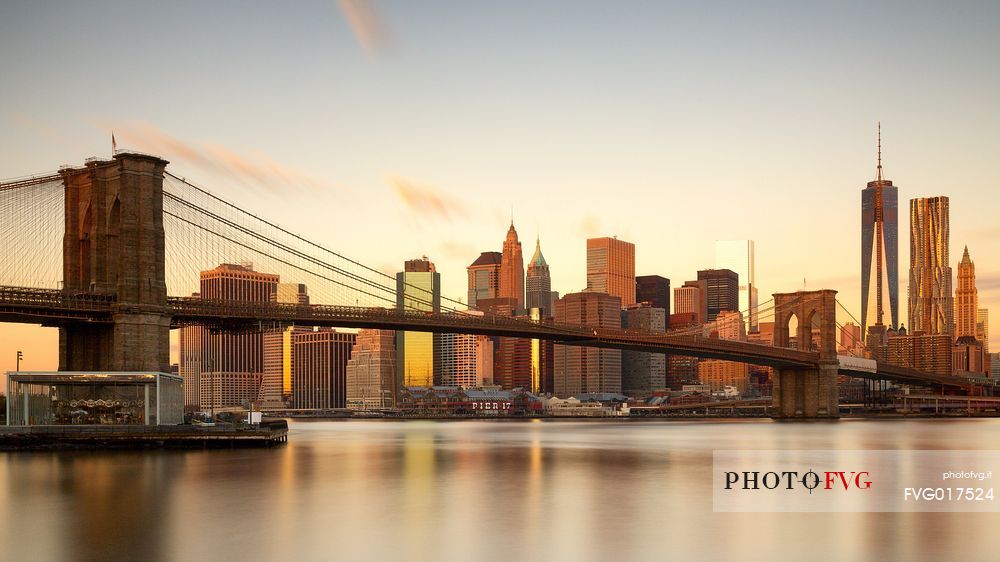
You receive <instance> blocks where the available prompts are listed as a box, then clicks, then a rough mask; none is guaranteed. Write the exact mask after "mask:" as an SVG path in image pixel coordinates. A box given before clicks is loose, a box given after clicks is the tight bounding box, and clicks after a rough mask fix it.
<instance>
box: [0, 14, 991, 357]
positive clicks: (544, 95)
mask: <svg viewBox="0 0 1000 562" xmlns="http://www.w3.org/2000/svg"><path fill="white" fill-rule="evenodd" d="M538 4H539V3H537V2H472V1H464V2H435V1H427V2H389V1H382V2H379V3H378V5H377V6H378V11H379V12H380V13H381V15H382V18H383V23H384V25H385V27H386V28H387V29H388V30H389V31H390V34H391V39H392V40H391V44H390V45H389V46H388V47H387V48H385V49H377V50H374V51H373V50H366V49H365V48H363V46H362V45H361V43H359V41H358V38H357V37H356V35H355V34H354V33H353V32H352V29H351V27H350V26H349V25H348V22H347V20H346V19H345V15H344V13H343V12H342V11H341V7H340V5H339V4H338V3H337V2H335V1H333V0H326V1H316V2H282V3H278V2H221V1H215V2H157V3H153V2H149V3H141V2H124V1H122V2H101V1H92V2H54V1H50V2H37V1H32V2H28V1H17V0H5V1H3V2H2V3H0V79H2V88H0V177H12V176H20V175H25V174H30V173H35V172H44V171H48V170H52V169H55V168H56V167H57V166H58V165H59V164H63V163H79V162H81V161H82V160H83V159H84V158H85V157H87V156H91V155H97V154H100V155H106V154H107V153H108V151H109V148H110V147H109V140H108V132H109V131H110V130H112V129H114V130H116V132H117V136H118V139H119V145H120V146H130V147H134V148H140V149H142V148H147V149H149V148H150V147H155V148H162V147H164V146H166V145H164V144H163V139H164V138H169V139H173V140H176V141H177V143H178V144H177V145H174V147H173V148H176V147H177V146H189V147H194V148H195V149H196V150H202V149H203V150H205V151H208V152H210V153H211V154H213V155H217V154H232V155H237V156H239V157H242V158H243V159H244V160H246V161H252V162H256V163H260V162H271V163H273V165H272V164H266V165H264V168H265V170H264V172H268V171H270V172H274V170H278V169H280V170H282V171H285V172H288V171H291V172H290V173H291V175H292V177H294V178H298V177H309V178H314V179H315V180H316V183H317V184H319V186H320V187H318V188H317V187H311V188H299V187H294V186H293V185H292V184H295V185H298V183H299V182H297V181H294V180H293V181H292V182H282V181H270V180H268V179H267V178H265V179H264V180H259V181H258V180H254V181H251V180H248V179H247V178H246V177H242V176H240V175H239V174H234V173H226V170H219V169H208V168H206V167H204V166H203V165H199V163H198V162H197V161H195V160H194V159H191V158H185V157H183V156H182V155H180V154H178V153H176V151H174V152H175V153H171V150H166V149H164V150H163V152H164V156H166V157H167V158H168V159H171V160H172V164H171V169H172V170H173V171H174V172H175V173H177V174H180V175H184V176H187V177H189V178H193V179H196V180H197V181H198V182H199V183H201V184H203V185H206V186H208V187H210V188H211V189H213V190H214V191H216V192H218V193H220V194H222V195H224V196H226V197H228V198H231V199H234V200H238V201H240V202H242V203H243V204H244V205H245V206H247V207H249V208H251V209H257V210H261V211H262V213H263V214H266V215H267V216H269V217H273V218H274V219H275V220H277V221H278V222H280V223H283V224H289V225H293V226H294V227H295V228H296V229H298V230H300V231H302V232H303V233H305V234H307V235H309V236H311V237H313V238H315V239H317V240H319V241H321V242H323V243H325V244H328V245H330V246H332V247H334V248H337V249H341V250H343V251H345V252H347V253H349V254H351V255H354V256H357V257H359V258H361V259H364V260H365V261H368V262H370V263H372V264H374V265H377V266H379V267H381V268H384V269H386V270H395V269H398V268H399V266H400V265H401V263H402V261H403V260H404V259H407V258H410V257H413V256H418V255H421V254H427V255H428V256H430V258H431V259H432V260H433V261H435V262H436V263H437V264H438V268H439V270H440V271H441V272H442V275H443V280H444V287H445V291H446V292H447V293H449V294H451V295H464V293H465V270H464V268H465V266H466V265H468V263H470V262H471V261H472V260H473V259H475V257H476V256H477V255H478V253H479V252H480V251H484V250H499V249H500V245H501V242H502V239H503V236H504V234H505V232H506V223H507V222H508V220H509V213H510V208H511V206H513V207H514V215H515V221H516V224H517V227H518V231H519V232H520V234H521V237H522V240H524V241H525V245H526V248H525V254H526V255H530V253H531V248H530V245H531V243H532V242H533V240H534V237H535V235H536V233H540V234H541V237H542V247H543V251H544V253H545V255H546V258H547V259H548V261H549V263H550V264H551V266H552V269H553V275H554V288H555V289H556V290H559V291H560V292H563V293H565V292H570V291H575V290H579V289H580V288H582V287H583V286H584V284H585V271H584V267H585V265H584V249H585V246H584V238H585V237H586V236H587V235H614V234H617V235H619V236H620V237H623V238H626V239H628V240H630V241H633V242H635V243H636V245H637V262H638V263H637V266H638V272H639V273H640V274H647V273H656V274H662V275H665V276H667V277H670V278H671V280H672V281H673V282H674V283H675V284H680V283H682V282H683V281H684V280H685V279H690V278H693V277H694V275H695V271H696V270H697V269H700V268H704V267H710V266H712V264H713V241H714V240H716V239H729V238H753V239H755V240H756V241H757V253H758V267H757V270H758V284H759V285H760V288H761V291H762V292H763V293H770V292H776V291H785V290H795V289H797V288H799V287H800V286H801V284H802V278H803V277H805V278H806V279H807V281H808V284H809V286H810V288H819V287H820V286H822V287H828V288H835V289H838V290H840V291H841V300H842V301H843V302H844V303H845V304H848V305H849V306H850V307H851V308H852V310H854V311H855V312H857V309H858V308H859V307H860V305H859V301H860V296H859V295H860V291H859V288H858V285H859V283H860V281H859V279H858V278H859V276H860V265H859V262H860V257H859V254H860V250H859V246H860V234H859V221H860V218H859V215H860V213H859V208H858V207H859V200H860V195H859V192H860V190H861V188H862V187H863V186H864V183H865V182H866V181H868V180H870V179H872V176H873V175H874V165H875V162H874V130H875V122H876V120H878V119H881V121H882V124H883V144H884V148H883V153H884V165H885V170H886V175H887V177H888V178H889V179H892V180H893V181H894V182H895V183H896V184H897V185H899V186H900V200H901V207H903V208H904V209H905V206H906V201H907V200H908V199H910V198H911V197H917V196H925V195H937V194H943V195H948V196H950V197H951V205H952V214H951V219H952V241H951V244H952V261H953V262H954V263H957V261H958V259H959V258H960V257H961V247H962V246H963V245H964V244H968V245H969V248H970V251H971V252H972V257H973V259H974V260H975V261H976V263H977V267H978V273H979V276H980V300H981V304H982V306H990V307H991V308H992V309H993V310H994V325H995V326H996V327H995V328H994V330H993V331H994V336H993V341H994V347H996V348H998V349H1000V338H998V337H997V336H1000V227H998V221H997V218H996V217H998V216H1000V198H998V197H997V196H996V193H997V189H998V187H1000V185H998V184H1000V182H998V178H1000V174H998V166H1000V164H998V161H1000V159H998V156H1000V112H998V109H997V108H998V105H997V104H998V100H1000V73H998V71H997V68H998V67H1000V66H998V64H997V53H1000V4H998V3H996V2H968V3H954V2H941V3H928V2H919V3H918V2H899V3H882V4H878V5H875V4H874V3H870V2H837V3H830V2H822V3H802V2H756V3H752V5H751V4H750V3H744V2H691V3H671V2H621V3H619V2H565V3H555V2H552V3H545V4H544V5H538ZM157 142H159V143H160V144H156V143H157ZM268 177H270V178H271V179H274V178H275V177H276V176H275V175H274V173H272V175H271V176H268ZM262 181H263V183H261V182H262ZM394 182H403V183H406V184H413V185H417V186H421V187H422V188H423V189H426V190H430V191H432V192H434V193H438V194H440V195H441V196H443V197H446V198H447V199H448V200H449V201H454V202H455V203H456V209H454V212H453V213H452V214H451V215H450V216H451V218H450V219H445V218H443V217H441V216H437V215H427V214H422V213H419V212H415V211H414V210H413V209H410V208H408V207H407V206H406V205H404V204H403V202H402V201H401V199H400V198H399V197H398V196H397V195H396V192H395V191H394V189H393V185H394ZM262 185H264V186H265V187H264V188H263V189H262V187H261V186H262ZM904 216H905V215H904ZM906 226H907V221H906V220H905V219H904V218H903V217H901V227H902V228H901V232H900V246H901V248H900V250H901V252H900V253H901V256H900V270H901V272H905V271H906V270H907V267H908V263H909V262H908V240H909V236H908V233H907V232H906V230H905V228H906ZM954 263H953V265H954ZM901 281H902V284H901V291H900V292H901V295H900V296H901V301H902V302H905V298H906V286H905V276H904V275H901ZM901 308H902V309H904V310H905V306H902V307H901ZM904 320H905V313H904ZM19 330H20V331H18V332H16V333H15V331H14V330H13V328H12V327H0V371H2V370H4V369H6V368H12V367H13V365H12V364H9V363H11V362H9V361H7V356H8V355H10V356H12V355H13V352H12V351H11V350H12V349H14V348H15V346H17V345H22V346H26V345H28V344H27V343H25V342H24V341H22V340H24V339H25V338H37V337H38V336H37V333H36V332H37V331H28V332H25V331H24V329H23V328H19ZM44 337H48V338H49V340H45V344H44V345H48V342H49V341H50V340H51V336H44ZM44 337H43V339H44ZM39 341H42V340H39ZM15 342H17V343H15ZM38 345H39V346H42V345H43V344H41V343H40V344H38ZM50 347H51V346H50ZM39 349H41V347H40V348H39ZM38 355H39V353H35V357H37V356H38ZM41 355H44V353H42V354H41ZM47 360H50V358H49V359H47ZM46 366H49V367H51V365H43V364H35V365H32V364H30V363H29V364H28V365H27V367H28V368H44V367H46Z"/></svg>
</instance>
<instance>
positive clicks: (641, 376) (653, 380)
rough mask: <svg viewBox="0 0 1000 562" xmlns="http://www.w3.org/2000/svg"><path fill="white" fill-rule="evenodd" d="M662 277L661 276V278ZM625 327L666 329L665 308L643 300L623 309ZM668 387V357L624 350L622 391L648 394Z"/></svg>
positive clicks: (653, 329) (658, 330)
mask: <svg viewBox="0 0 1000 562" xmlns="http://www.w3.org/2000/svg"><path fill="white" fill-rule="evenodd" d="M661 279H662V278H661ZM622 327H623V328H634V329H639V330H646V331H649V332H664V331H666V329H667V315H666V310H664V309H662V308H658V307H654V306H651V305H650V304H649V301H641V302H639V303H636V304H634V305H632V306H630V307H628V308H626V309H625V310H623V311H622ZM666 386H667V357H666V355H664V354H662V353H645V352H642V351H622V393H623V394H627V395H629V396H635V397H643V396H649V395H650V394H651V393H652V392H653V391H654V390H657V389H660V388H665V387H666Z"/></svg>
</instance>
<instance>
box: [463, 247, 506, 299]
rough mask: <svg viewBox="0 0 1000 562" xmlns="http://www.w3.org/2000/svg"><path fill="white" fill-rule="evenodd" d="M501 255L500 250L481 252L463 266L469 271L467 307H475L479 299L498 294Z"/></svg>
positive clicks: (490, 297) (494, 296)
mask: <svg viewBox="0 0 1000 562" xmlns="http://www.w3.org/2000/svg"><path fill="white" fill-rule="evenodd" d="M501 256H502V254H501V253H500V252H483V253H481V254H479V257H478V258H476V261H474V262H472V265H470V266H469V267H467V268H465V269H466V271H468V273H469V308H477V305H476V303H477V302H479V301H480V300H481V299H495V298H497V297H498V296H500V261H501Z"/></svg>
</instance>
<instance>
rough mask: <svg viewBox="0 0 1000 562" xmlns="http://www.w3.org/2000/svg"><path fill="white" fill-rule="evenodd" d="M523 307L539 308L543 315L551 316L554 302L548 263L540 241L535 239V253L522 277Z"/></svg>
mask: <svg viewBox="0 0 1000 562" xmlns="http://www.w3.org/2000/svg"><path fill="white" fill-rule="evenodd" d="M524 284H525V300H526V304H525V308H529V309H530V308H541V309H543V310H544V311H545V315H547V316H552V305H553V303H554V302H555V298H553V297H554V295H553V294H552V277H551V276H550V274H549V264H548V263H546V262H545V257H544V256H542V242H541V240H540V239H536V240H535V254H534V255H533V256H531V261H530V262H528V272H527V273H526V274H525V277H524Z"/></svg>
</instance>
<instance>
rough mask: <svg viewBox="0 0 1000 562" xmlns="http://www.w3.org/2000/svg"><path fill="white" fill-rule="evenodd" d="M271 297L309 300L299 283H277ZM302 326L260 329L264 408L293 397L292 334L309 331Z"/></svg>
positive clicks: (300, 301)
mask: <svg viewBox="0 0 1000 562" xmlns="http://www.w3.org/2000/svg"><path fill="white" fill-rule="evenodd" d="M271 300H272V301H274V302H278V303H284V304H309V292H308V290H307V289H306V286H305V285H304V284H302V283H278V285H277V288H276V290H275V292H274V293H273V294H272V295H271ZM310 330H311V328H307V327H304V326H289V327H287V328H285V329H283V330H277V331H269V332H264V333H263V340H264V375H263V377H262V379H261V383H260V384H261V391H260V395H261V396H260V402H261V406H262V407H265V408H275V409H277V408H285V407H287V406H288V405H289V404H290V401H291V397H292V363H293V361H294V356H293V355H294V354H293V352H292V349H293V348H292V334H293V333H296V332H303V331H310Z"/></svg>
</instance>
